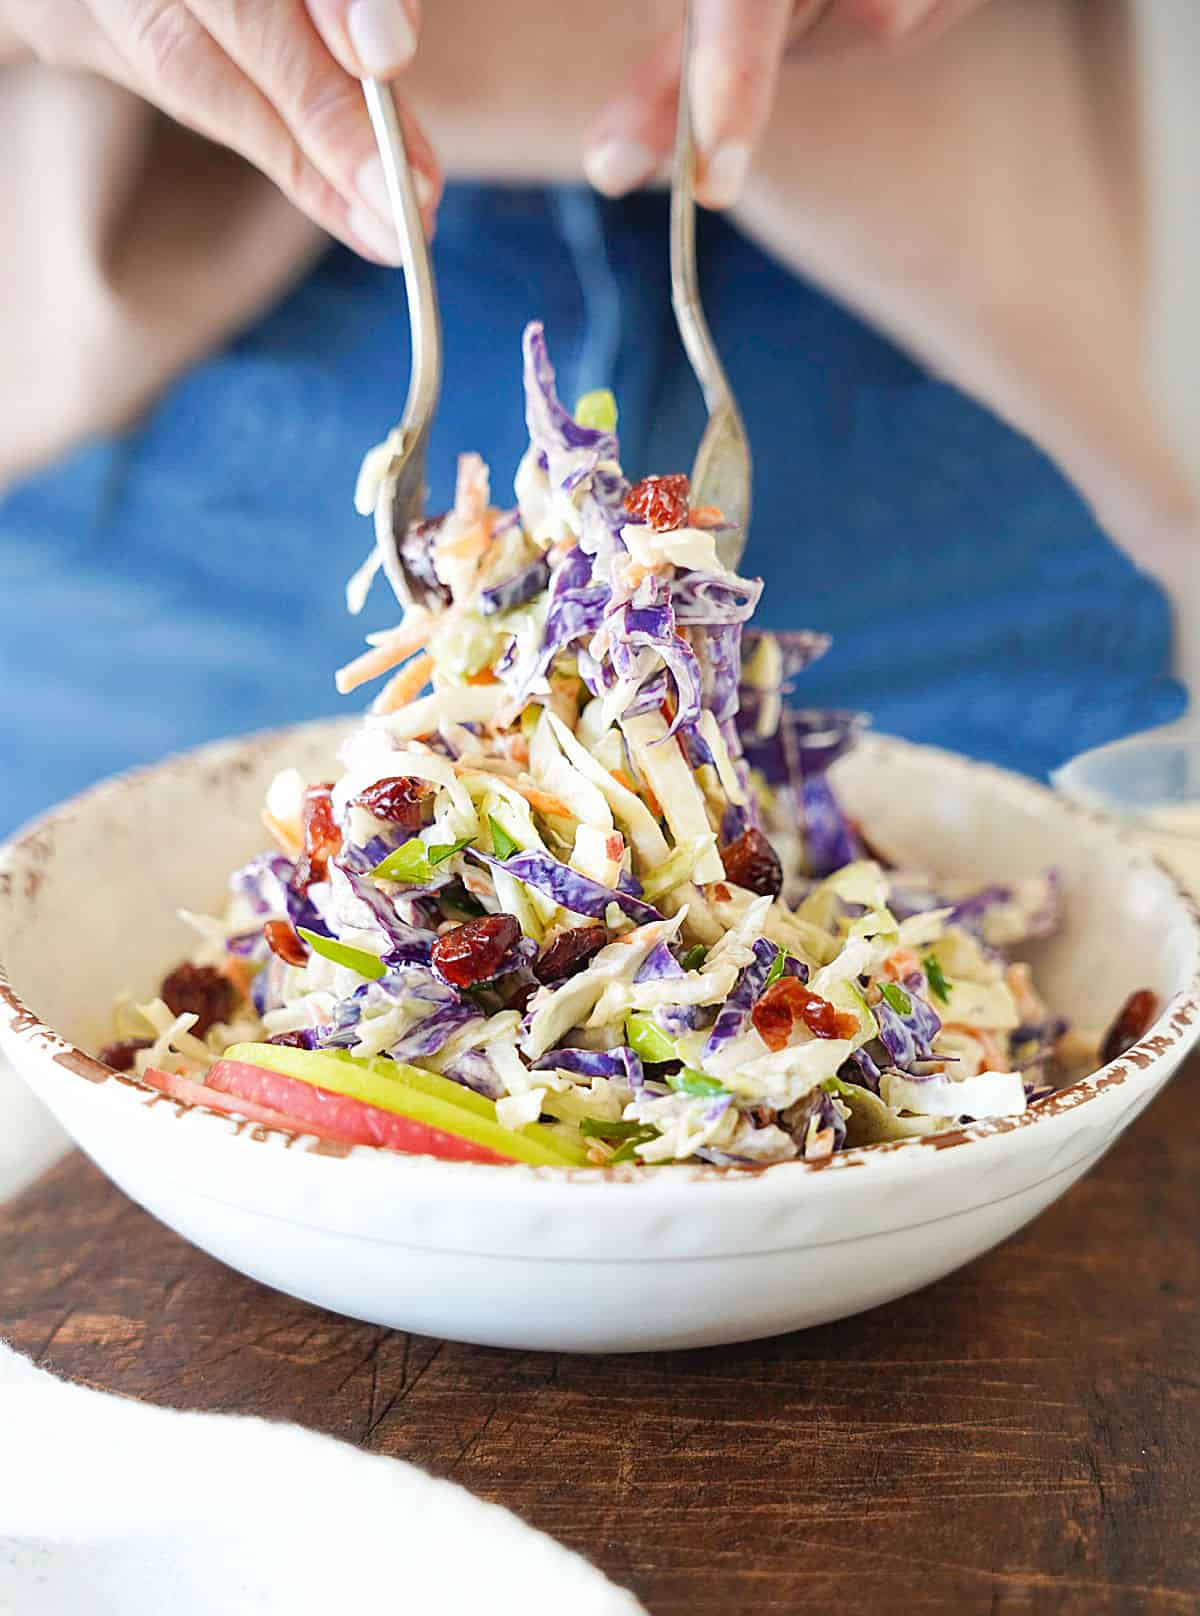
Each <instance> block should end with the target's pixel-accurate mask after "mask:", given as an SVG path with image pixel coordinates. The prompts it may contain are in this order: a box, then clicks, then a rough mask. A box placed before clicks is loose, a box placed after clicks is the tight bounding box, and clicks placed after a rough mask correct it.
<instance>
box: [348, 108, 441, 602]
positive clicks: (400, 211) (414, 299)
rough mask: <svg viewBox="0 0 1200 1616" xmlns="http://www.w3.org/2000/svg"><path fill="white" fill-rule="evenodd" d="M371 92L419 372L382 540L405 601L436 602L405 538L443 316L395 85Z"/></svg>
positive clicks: (421, 481) (378, 513)
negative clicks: (415, 569)
mask: <svg viewBox="0 0 1200 1616" xmlns="http://www.w3.org/2000/svg"><path fill="white" fill-rule="evenodd" d="M363 94H364V95H365V97H366V101H367V110H368V112H369V113H370V115H371V126H372V128H373V129H374V131H375V140H376V143H377V144H378V146H379V155H380V157H381V159H382V161H383V172H384V177H385V179H386V181H387V190H388V198H389V200H390V201H391V204H392V216H393V218H394V221H395V225H396V230H397V233H398V234H399V237H400V248H401V254H402V257H403V262H404V279H405V284H406V289H407V293H408V325H409V330H410V332H411V334H412V369H411V371H410V374H409V381H408V397H407V398H406V399H405V402H404V414H403V416H402V418H401V421H400V425H399V426H398V427H396V428H395V430H394V431H393V432H392V433H391V435H390V437H389V440H388V442H389V446H391V447H392V448H393V449H394V456H393V459H392V461H391V463H390V464H389V466H388V469H387V471H386V472H385V474H384V476H383V478H382V480H381V482H380V484H379V490H378V493H377V494H376V498H375V538H376V542H377V544H378V546H379V552H380V555H381V557H382V559H383V569H384V571H385V573H386V574H387V578H388V582H389V583H390V584H391V586H392V588H393V589H394V590H395V592H396V595H397V598H398V599H399V600H400V601H401V602H402V603H406V604H407V603H413V604H417V605H425V604H428V603H429V602H430V597H429V594H428V591H427V589H426V587H425V585H424V583H423V581H422V580H421V579H420V578H418V577H416V576H414V574H413V573H412V572H410V571H409V569H408V568H407V567H406V566H405V562H404V549H403V545H404V538H405V535H406V534H407V532H408V530H409V527H410V525H411V524H412V523H413V522H417V521H419V520H420V519H421V517H422V515H423V514H424V511H425V498H426V492H427V490H426V484H425V466H426V461H427V458H428V450H429V428H430V425H431V424H432V421H433V416H434V411H435V410H436V409H437V402H438V395H439V394H440V392H441V387H442V321H441V316H440V314H439V312H438V300H437V287H436V285H435V284H434V279H433V264H432V261H431V259H430V254H429V242H428V241H427V240H426V237H425V227H424V225H423V223H422V221H421V208H420V204H419V203H418V201H417V191H416V186H415V184H414V183H413V174H412V168H411V166H410V164H409V160H408V151H407V149H406V147H405V144H404V132H403V130H402V129H401V127H400V119H399V117H398V115H397V112H396V102H395V99H394V97H393V95H392V92H391V88H390V87H389V86H388V85H387V84H385V83H383V82H381V81H380V80H379V79H364V80H363Z"/></svg>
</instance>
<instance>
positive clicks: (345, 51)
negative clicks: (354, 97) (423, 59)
mask: <svg viewBox="0 0 1200 1616" xmlns="http://www.w3.org/2000/svg"><path fill="white" fill-rule="evenodd" d="M307 5H308V11H309V15H310V16H311V17H312V20H313V23H314V24H315V26H316V28H317V31H318V33H319V34H320V35H321V38H322V39H323V40H324V41H325V43H326V45H327V46H328V47H329V49H330V51H332V53H333V55H334V56H335V57H336V58H337V60H338V61H339V62H340V63H341V65H342V66H343V67H344V68H345V69H346V72H347V73H352V74H353V75H354V76H355V78H360V79H365V78H375V79H394V78H395V77H396V75H397V74H398V73H402V72H403V71H404V69H405V68H406V67H407V66H408V64H409V63H410V62H411V61H412V59H413V53H414V52H415V51H416V48H417V34H418V32H419V30H420V27H421V11H420V6H419V5H418V3H417V0H307Z"/></svg>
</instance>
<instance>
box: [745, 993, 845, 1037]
mask: <svg viewBox="0 0 1200 1616" xmlns="http://www.w3.org/2000/svg"><path fill="white" fill-rule="evenodd" d="M750 1019H751V1021H752V1022H753V1023H754V1029H755V1031H756V1032H757V1033H758V1036H759V1037H760V1038H761V1039H762V1041H763V1043H764V1044H766V1046H767V1048H768V1049H782V1048H783V1046H784V1045H785V1044H786V1043H787V1041H788V1039H789V1038H790V1037H791V1036H792V1027H793V1025H794V1024H795V1023H796V1022H797V1021H802V1022H803V1023H804V1025H805V1026H806V1027H807V1028H808V1030H809V1032H811V1033H812V1034H813V1035H814V1037H817V1038H852V1037H853V1036H854V1034H855V1033H856V1032H857V1031H858V1021H857V1018H856V1017H854V1016H852V1015H848V1014H846V1013H845V1012H844V1011H842V1010H838V1009H836V1008H835V1007H834V1006H833V1005H832V1004H830V1002H829V1000H828V999H823V998H822V997H821V995H820V994H819V993H813V992H812V991H811V989H809V988H806V987H805V986H804V984H803V982H801V981H800V980H799V978H798V977H795V976H781V977H780V978H779V980H778V982H772V984H771V986H770V987H769V988H768V989H767V991H766V992H765V993H764V994H763V996H762V998H761V999H760V1000H759V1001H758V1003H757V1004H756V1005H755V1006H754V1009H753V1010H751V1012H750Z"/></svg>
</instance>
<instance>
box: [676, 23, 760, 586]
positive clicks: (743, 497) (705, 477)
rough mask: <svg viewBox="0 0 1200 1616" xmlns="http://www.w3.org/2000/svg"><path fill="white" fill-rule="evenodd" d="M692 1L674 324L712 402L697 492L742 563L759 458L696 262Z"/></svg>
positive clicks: (724, 549) (731, 562) (679, 158)
mask: <svg viewBox="0 0 1200 1616" xmlns="http://www.w3.org/2000/svg"><path fill="white" fill-rule="evenodd" d="M693 26H694V19H693V8H692V4H691V0H689V3H688V5H687V9H686V13H685V19H684V29H683V63H682V68H681V71H680V75H679V117H678V122H677V124H676V127H675V158H674V165H673V169H672V174H671V304H672V307H673V308H674V310H675V323H676V325H677V326H678V327H679V335H680V337H681V339H682V341H683V346H684V349H685V351H686V352H687V356H688V360H689V362H690V363H691V367H692V370H693V371H694V372H695V375H696V380H697V381H698V382H699V383H700V388H701V391H702V392H703V394H704V402H705V404H706V405H707V407H708V425H707V426H706V427H705V429H704V434H703V436H702V437H701V439H700V446H699V448H698V449H697V451H696V460H695V464H694V465H693V467H692V478H691V481H692V491H693V492H692V498H693V501H694V503H695V504H697V505H719V506H720V508H721V510H722V511H723V512H724V513H725V517H726V520H727V521H728V522H729V523H730V524H731V525H732V531H731V532H727V533H725V534H723V535H722V537H721V539H720V540H719V542H718V550H719V551H720V553H721V559H722V560H723V561H724V562H725V563H726V565H727V566H730V567H734V568H736V567H737V564H738V562H739V561H740V560H741V557H742V551H743V550H744V549H745V547H746V533H747V530H748V528H749V526H750V485H751V473H752V465H751V459H750V444H749V440H748V439H747V437H746V428H745V426H744V424H743V422H742V417H741V413H740V412H739V410H738V407H737V402H736V400H735V399H734V396H733V392H732V390H731V388H730V386H729V378H728V377H727V376H726V374H725V368H724V366H723V365H722V364H721V358H720V355H719V354H718V353H717V348H716V344H715V343H714V342H713V338H712V332H711V331H710V330H709V328H708V321H707V320H706V319H705V317H704V306H703V304H702V302H701V300H700V281H699V276H698V273H697V269H696V198H695V184H696V143H695V139H694V137H693V134H692V108H691V82H690V81H691V66H692V38H693Z"/></svg>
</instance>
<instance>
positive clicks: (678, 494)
mask: <svg viewBox="0 0 1200 1616" xmlns="http://www.w3.org/2000/svg"><path fill="white" fill-rule="evenodd" d="M625 509H626V510H627V511H628V512H629V514H630V516H640V517H641V519H642V521H643V522H647V523H649V525H650V526H651V527H652V528H653V529H654V531H655V532H656V533H666V532H667V531H668V530H669V529H670V528H673V527H682V526H683V524H684V523H685V522H686V521H687V514H688V480H687V478H686V477H685V476H684V474H683V472H681V471H676V472H672V473H671V474H670V476H667V477H643V478H642V480H641V482H640V483H634V485H633V487H632V488H631V489H630V490H629V492H628V493H627V494H626V495H625Z"/></svg>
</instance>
